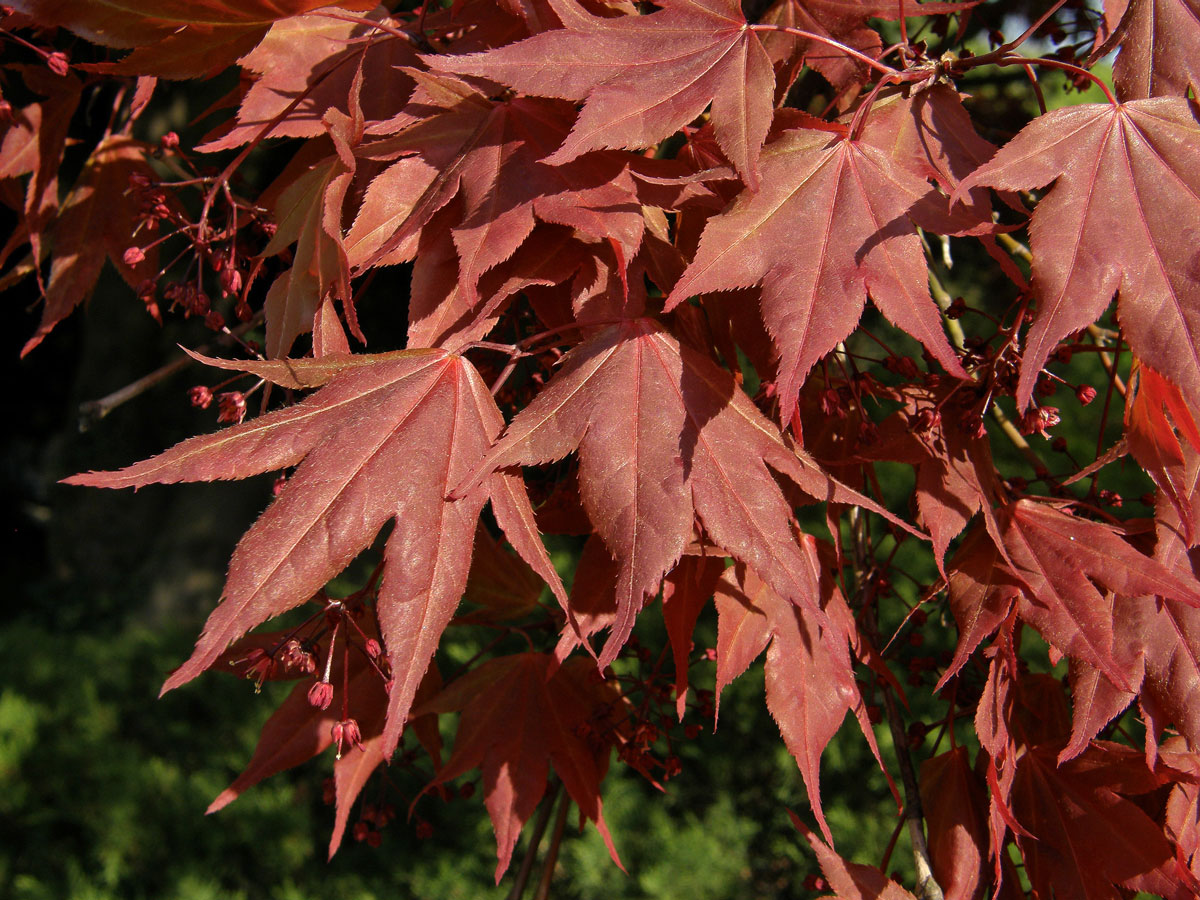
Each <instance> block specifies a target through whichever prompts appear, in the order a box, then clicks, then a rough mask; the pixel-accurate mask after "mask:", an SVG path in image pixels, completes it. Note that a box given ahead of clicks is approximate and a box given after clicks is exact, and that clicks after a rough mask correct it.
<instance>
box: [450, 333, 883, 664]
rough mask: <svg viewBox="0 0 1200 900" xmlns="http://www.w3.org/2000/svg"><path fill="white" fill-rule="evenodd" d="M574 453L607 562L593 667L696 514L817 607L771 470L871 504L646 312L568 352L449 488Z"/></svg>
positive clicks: (829, 494)
mask: <svg viewBox="0 0 1200 900" xmlns="http://www.w3.org/2000/svg"><path fill="white" fill-rule="evenodd" d="M576 448H578V449H579V486H580V492H581V495H582V498H583V504H584V507H585V508H586V509H587V511H588V515H589V517H590V518H591V520H592V524H593V526H594V527H595V529H596V532H597V533H598V534H599V535H600V537H601V538H602V539H603V540H604V543H605V546H606V547H607V548H608V550H609V553H610V554H611V555H612V556H614V557H615V558H616V559H617V561H618V562H619V564H620V573H619V576H618V579H617V586H616V597H617V617H616V621H615V622H614V624H613V630H612V634H611V636H610V637H609V639H608V642H607V643H606V644H605V646H604V650H603V652H602V653H601V654H600V662H601V664H602V665H607V664H608V663H609V662H611V661H612V660H613V659H615V658H616V655H617V652H618V651H619V650H620V648H621V646H622V645H623V644H624V643H625V640H626V639H627V638H628V637H629V633H630V631H631V630H632V628H633V622H634V619H635V617H636V616H637V614H638V612H639V611H640V610H641V608H642V605H643V603H644V601H645V598H646V596H647V595H651V596H652V595H653V594H655V593H656V592H657V591H658V587H659V584H660V582H661V580H662V577H663V575H664V574H665V573H666V572H667V571H668V570H669V569H670V568H672V566H674V564H675V563H676V561H677V560H678V559H679V557H680V555H681V554H682V553H683V550H684V547H685V545H686V543H687V541H688V539H689V538H690V537H691V535H692V527H693V522H694V519H695V516H696V515H699V517H700V521H701V522H702V523H703V525H704V529H705V531H706V532H707V533H708V535H709V537H711V539H712V540H713V541H714V542H715V543H716V544H717V545H718V546H720V547H722V548H724V549H725V550H726V551H727V552H729V553H730V554H731V555H732V556H733V557H735V558H736V559H740V560H742V561H744V562H746V563H748V564H749V565H751V566H754V567H755V568H756V570H757V571H762V572H765V573H767V574H766V576H765V577H766V578H767V579H768V580H769V581H770V583H771V585H772V586H773V587H774V588H775V589H776V590H777V591H778V592H779V593H780V594H782V595H783V596H785V597H787V598H789V599H790V600H793V601H794V602H796V603H799V604H801V605H806V606H808V607H809V608H810V609H814V610H815V609H817V608H818V606H817V597H818V591H817V576H816V572H815V570H814V568H813V565H812V562H811V560H809V559H808V558H807V557H806V556H805V555H804V554H803V553H802V552H801V551H800V548H799V547H798V546H797V544H796V541H795V539H794V537H793V536H792V532H791V529H790V527H789V525H788V522H789V519H790V517H791V509H790V507H789V505H788V504H787V502H786V501H785V499H784V496H783V494H782V492H781V491H780V488H779V485H778V484H777V483H776V481H775V478H774V476H773V474H772V471H771V470H774V471H777V472H780V473H782V474H785V475H787V476H788V478H790V479H792V480H793V481H794V482H795V483H796V484H797V485H799V486H800V487H801V489H802V490H804V491H805V492H806V493H807V494H808V495H809V496H812V497H820V498H831V499H836V498H843V499H844V501H845V502H849V503H854V504H861V503H867V504H870V505H871V506H872V507H873V508H875V509H878V506H877V505H875V504H873V503H871V501H870V500H869V499H868V498H866V497H863V496H862V495H861V494H858V493H857V492H855V491H852V490H850V489H849V488H847V487H845V486H843V485H839V484H838V483H837V482H835V481H833V480H832V479H830V478H829V477H828V476H826V475H825V474H824V473H822V472H821V471H820V470H819V468H818V467H817V465H816V463H814V462H812V460H811V459H809V458H808V456H807V454H805V453H804V452H803V451H801V450H795V449H793V448H791V447H789V446H788V445H787V444H785V443H784V441H783V438H782V437H781V435H780V433H779V430H778V429H777V428H776V427H775V426H774V425H772V424H771V423H770V422H769V421H767V419H766V418H764V417H763V415H762V414H761V413H760V412H759V411H758V409H757V408H756V407H755V406H754V405H753V404H752V403H751V402H750V400H749V398H748V397H746V395H745V394H743V393H742V392H741V390H740V389H739V388H738V387H737V385H736V383H735V382H734V380H733V377H732V376H731V375H730V374H729V373H728V372H726V371H724V370H723V369H721V368H719V367H718V366H717V365H716V364H715V363H714V362H712V360H711V359H710V358H709V357H707V356H705V355H703V354H701V353H699V352H697V351H696V350H693V349H692V348H690V347H688V346H687V345H686V344H680V343H678V342H676V341H675V339H674V338H672V337H671V336H670V335H669V334H667V332H665V331H664V330H663V329H662V328H661V326H659V325H658V324H656V323H655V322H653V321H651V320H648V319H634V320H628V321H626V322H624V323H622V324H620V325H617V326H613V327H611V328H608V329H606V330H604V331H603V332H601V333H600V334H598V335H596V336H595V337H594V338H592V339H591V340H589V341H586V342H585V343H583V344H582V345H580V346H579V347H577V348H575V349H574V350H572V351H571V352H570V353H569V354H568V355H567V356H566V358H565V359H564V360H563V363H562V367H561V369H560V370H559V372H558V374H557V375H556V376H555V377H554V379H553V380H552V381H551V382H550V383H549V384H548V385H547V386H546V387H545V389H543V390H542V392H541V393H540V394H538V395H537V397H535V398H534V400H533V401H532V402H531V403H530V404H529V405H528V406H526V407H525V408H524V409H523V410H521V412H520V413H519V414H518V415H517V417H516V418H515V419H514V420H513V421H512V423H511V424H510V425H509V426H508V428H507V429H506V430H505V432H504V435H503V437H502V438H501V439H500V441H499V442H498V443H497V444H496V446H495V447H494V448H492V450H491V451H490V452H489V453H488V454H487V457H486V459H484V460H483V461H482V462H481V463H480V464H479V466H478V467H477V468H476V470H475V472H474V473H473V475H472V476H471V477H470V478H468V479H466V480H465V481H463V483H462V485H460V487H459V488H457V489H456V490H457V491H458V492H460V493H461V492H463V491H470V490H474V485H475V484H477V483H478V481H479V480H480V479H482V478H483V477H485V476H486V475H487V474H488V473H489V472H492V471H495V470H496V469H501V468H503V467H505V466H513V465H518V464H526V465H532V464H537V463H543V462H549V461H551V460H555V459H561V458H562V457H564V456H566V455H567V454H568V453H570V452H571V451H572V450H574V449H576ZM768 466H769V467H770V469H768Z"/></svg>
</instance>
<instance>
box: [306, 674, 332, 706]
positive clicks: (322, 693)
mask: <svg viewBox="0 0 1200 900" xmlns="http://www.w3.org/2000/svg"><path fill="white" fill-rule="evenodd" d="M308 702H309V704H311V705H312V706H313V708H315V709H329V704H330V703H332V702H333V685H332V684H330V683H329V682H328V681H318V682H316V683H314V684H313V686H312V687H310V688H309V689H308Z"/></svg>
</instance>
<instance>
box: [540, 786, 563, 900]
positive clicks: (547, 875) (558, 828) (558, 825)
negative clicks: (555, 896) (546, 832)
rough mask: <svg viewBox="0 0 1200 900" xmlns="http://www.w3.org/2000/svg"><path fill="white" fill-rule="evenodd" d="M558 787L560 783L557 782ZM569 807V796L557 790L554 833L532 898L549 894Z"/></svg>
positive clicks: (542, 899)
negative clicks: (556, 813)
mask: <svg viewBox="0 0 1200 900" xmlns="http://www.w3.org/2000/svg"><path fill="white" fill-rule="evenodd" d="M559 787H560V788H561V787H562V783H561V782H559ZM570 809H571V798H570V797H568V796H567V795H566V793H565V792H564V791H562V790H559V800H558V815H557V816H555V817H554V834H552V835H551V836H550V846H549V847H547V848H546V858H545V859H544V860H543V861H542V877H541V880H539V881H538V889H537V893H536V894H534V895H533V900H546V898H547V897H549V896H550V882H551V880H553V878H554V867H555V865H556V864H557V863H558V848H559V847H561V846H562V838H563V831H564V830H565V829H566V827H567V813H568V812H569V811H570Z"/></svg>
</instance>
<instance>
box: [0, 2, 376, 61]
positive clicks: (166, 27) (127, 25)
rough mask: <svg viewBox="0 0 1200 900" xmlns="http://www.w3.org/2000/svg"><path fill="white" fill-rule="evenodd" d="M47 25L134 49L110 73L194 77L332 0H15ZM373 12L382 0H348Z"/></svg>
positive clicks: (348, 5) (349, 6)
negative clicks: (279, 25)
mask: <svg viewBox="0 0 1200 900" xmlns="http://www.w3.org/2000/svg"><path fill="white" fill-rule="evenodd" d="M9 5H10V6H12V7H13V8H14V9H17V10H19V11H21V12H24V13H28V14H29V15H30V16H31V17H33V19H34V20H35V21H36V22H37V23H38V24H39V25H49V26H57V27H61V28H69V29H71V30H72V31H74V32H76V33H77V34H81V35H83V36H84V37H86V38H88V39H89V40H92V41H95V42H96V43H98V44H104V45H105V46H108V47H133V48H135V49H134V51H133V53H131V54H129V56H127V57H125V59H123V60H121V62H120V63H119V64H118V65H116V66H115V67H110V71H113V72H119V73H121V74H125V75H135V74H136V75H159V76H162V77H165V78H194V77H196V76H198V75H206V74H211V73H213V72H217V71H220V70H221V69H223V68H225V67H226V66H228V65H229V64H231V63H232V62H233V61H234V60H236V59H238V57H240V56H243V55H244V54H246V53H248V52H249V51H250V50H252V49H253V48H254V45H255V44H257V43H258V42H259V41H260V40H261V39H262V37H263V35H264V34H266V33H267V29H268V28H269V27H270V26H271V24H272V23H273V22H275V21H277V20H278V19H283V18H287V17H288V16H296V15H300V14H301V13H306V12H309V11H310V10H313V9H317V8H318V7H322V6H328V5H329V3H328V0H119V2H116V0H83V2H80V0H14V2H13V3H11V4H9ZM338 5H340V6H341V7H342V8H343V9H354V10H366V9H371V8H372V7H374V6H375V5H376V4H375V0H340V3H339V4H338Z"/></svg>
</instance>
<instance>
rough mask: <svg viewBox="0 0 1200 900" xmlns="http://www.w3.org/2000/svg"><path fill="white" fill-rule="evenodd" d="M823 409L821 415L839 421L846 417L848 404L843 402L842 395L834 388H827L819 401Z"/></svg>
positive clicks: (822, 392)
mask: <svg viewBox="0 0 1200 900" xmlns="http://www.w3.org/2000/svg"><path fill="white" fill-rule="evenodd" d="M818 402H819V404H820V407H821V415H824V416H834V417H836V418H838V419H844V418H845V417H846V404H845V402H844V401H843V400H842V395H841V394H840V393H838V392H837V390H836V389H834V388H826V389H825V390H823V391H821V397H820V400H819V401H818Z"/></svg>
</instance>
